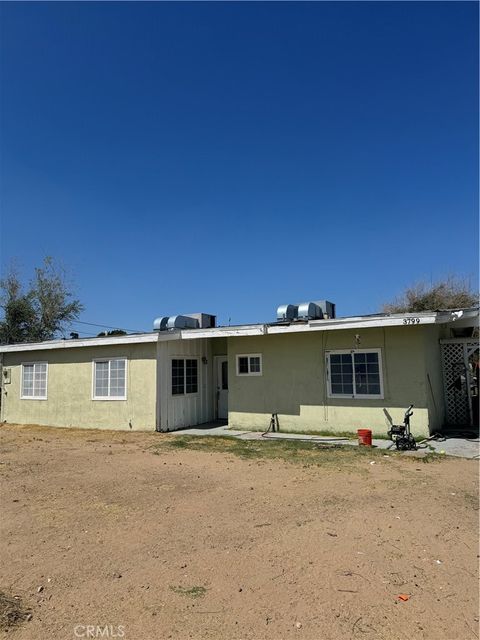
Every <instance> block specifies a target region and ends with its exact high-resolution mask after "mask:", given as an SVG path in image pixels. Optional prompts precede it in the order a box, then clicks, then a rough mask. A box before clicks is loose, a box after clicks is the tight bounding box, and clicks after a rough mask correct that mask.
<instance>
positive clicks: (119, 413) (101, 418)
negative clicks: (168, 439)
mask: <svg viewBox="0 0 480 640" xmlns="http://www.w3.org/2000/svg"><path fill="white" fill-rule="evenodd" d="M156 350H157V345H156V344H155V343H151V344H129V345H121V344H120V345H112V346H96V347H87V348H81V349H55V350H48V351H47V350H45V351H31V352H23V353H22V352H12V353H5V354H4V355H3V366H4V367H6V368H10V370H11V383H10V384H6V385H4V387H3V399H2V420H6V421H7V422H10V423H18V424H29V423H34V424H42V425H49V426H54V427H84V428H99V429H121V430H130V429H132V430H136V431H143V430H155V421H156V394H157V389H156V385H157V377H156ZM105 357H126V358H127V360H128V363H127V399H126V400H92V376H93V372H92V371H93V370H92V361H93V360H94V359H96V358H105ZM41 361H44V362H48V390H47V400H32V399H28V400H22V399H21V398H20V392H21V369H22V366H21V364H22V362H41Z"/></svg>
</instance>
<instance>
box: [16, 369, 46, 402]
mask: <svg viewBox="0 0 480 640" xmlns="http://www.w3.org/2000/svg"><path fill="white" fill-rule="evenodd" d="M36 364H45V365H47V371H46V380H45V395H44V396H35V395H33V396H24V395H23V374H24V371H25V367H26V366H29V367H31V366H32V365H33V391H34V392H35V365H36ZM21 378H22V379H21V380H20V399H21V400H48V362H47V361H46V360H36V361H35V362H22V375H21Z"/></svg>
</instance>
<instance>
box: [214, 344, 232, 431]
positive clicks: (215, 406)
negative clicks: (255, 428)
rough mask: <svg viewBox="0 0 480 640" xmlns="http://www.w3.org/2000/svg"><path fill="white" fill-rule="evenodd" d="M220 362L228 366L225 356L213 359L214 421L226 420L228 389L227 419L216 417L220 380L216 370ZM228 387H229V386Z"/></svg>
mask: <svg viewBox="0 0 480 640" xmlns="http://www.w3.org/2000/svg"><path fill="white" fill-rule="evenodd" d="M221 360H226V361H227V365H228V356H227V354H224V355H217V356H214V357H213V407H214V413H215V419H216V420H228V391H229V390H228V389H227V417H226V418H219V416H218V400H219V389H218V387H219V385H220V382H221V380H219V376H218V369H219V363H220V361H221ZM229 386H230V385H229Z"/></svg>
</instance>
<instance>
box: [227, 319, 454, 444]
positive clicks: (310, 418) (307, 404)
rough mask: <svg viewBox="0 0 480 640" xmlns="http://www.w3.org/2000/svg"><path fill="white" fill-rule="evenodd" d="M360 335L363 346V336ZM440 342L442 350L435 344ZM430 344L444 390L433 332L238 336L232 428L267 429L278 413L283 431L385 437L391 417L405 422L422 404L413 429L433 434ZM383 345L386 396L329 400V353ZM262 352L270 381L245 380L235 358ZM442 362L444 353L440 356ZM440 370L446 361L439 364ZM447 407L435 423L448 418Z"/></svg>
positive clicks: (231, 350) (231, 346) (232, 350)
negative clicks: (362, 431)
mask: <svg viewBox="0 0 480 640" xmlns="http://www.w3.org/2000/svg"><path fill="white" fill-rule="evenodd" d="M357 334H358V335H359V336H360V344H359V345H358V346H357V343H356V341H355V335H357ZM432 339H433V340H434V341H436V345H435V346H434V345H433V344H430V342H431V341H432ZM427 343H428V344H429V360H428V361H429V363H430V374H431V379H432V380H433V379H434V382H433V385H434V387H435V389H436V390H437V393H438V375H440V376H441V371H438V372H437V371H436V367H437V362H436V359H435V357H434V352H435V349H438V341H437V340H436V336H435V335H433V334H432V332H431V331H430V328H429V327H422V326H408V327H390V328H385V329H383V328H379V329H361V330H345V331H325V332H315V333H314V332H312V333H308V334H307V333H294V334H288V335H287V334H283V335H270V336H268V335H267V336H252V337H235V338H229V340H228V355H229V379H230V383H229V399H228V401H229V426H231V427H233V428H238V429H266V428H267V427H268V425H269V422H270V415H271V413H278V414H279V421H280V429H285V430H292V431H305V430H311V431H356V430H357V429H359V428H368V429H372V431H373V432H374V433H382V434H385V433H386V431H387V429H388V426H389V416H390V418H391V419H392V420H393V422H394V423H395V424H399V423H401V422H402V421H403V414H404V411H405V408H406V407H407V406H408V405H409V404H411V403H413V404H414V405H415V409H414V415H413V417H412V431H413V433H414V434H416V435H427V434H428V432H429V427H430V418H429V408H430V403H429V400H428V397H427V377H426V344H427ZM354 348H361V349H365V348H380V349H381V351H382V366H383V384H384V398H383V399H374V400H369V399H343V398H342V399H338V398H336V399H334V398H328V397H327V388H326V380H325V351H326V350H335V349H354ZM241 353H261V354H262V356H263V375H262V376H258V377H257V376H252V377H247V376H237V375H236V370H235V360H236V358H235V356H236V355H237V354H241ZM438 358H439V356H438ZM438 367H439V363H438ZM441 413H442V409H441V407H439V410H438V415H437V416H436V417H435V418H434V421H435V424H437V423H438V421H439V420H441V419H442V418H441Z"/></svg>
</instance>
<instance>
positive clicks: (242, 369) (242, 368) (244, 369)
mask: <svg viewBox="0 0 480 640" xmlns="http://www.w3.org/2000/svg"><path fill="white" fill-rule="evenodd" d="M238 373H248V358H246V357H243V356H242V357H241V358H239V359H238Z"/></svg>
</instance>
